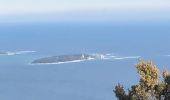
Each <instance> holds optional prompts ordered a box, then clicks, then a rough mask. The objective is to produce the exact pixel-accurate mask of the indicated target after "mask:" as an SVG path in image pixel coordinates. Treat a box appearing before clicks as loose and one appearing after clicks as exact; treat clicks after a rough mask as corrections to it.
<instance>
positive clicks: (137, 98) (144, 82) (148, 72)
mask: <svg viewBox="0 0 170 100" xmlns="http://www.w3.org/2000/svg"><path fill="white" fill-rule="evenodd" d="M136 69H137V72H138V74H139V76H140V79H139V83H138V84H137V85H132V86H131V88H130V89H129V90H128V93H126V92H125V90H124V87H123V86H122V85H120V84H118V85H116V86H115V89H114V90H113V92H114V93H115V95H116V97H117V98H118V100H170V74H169V72H168V71H167V70H166V69H164V70H163V72H162V77H163V80H162V81H161V80H160V71H159V70H158V68H157V66H156V65H154V64H153V63H152V62H151V61H146V62H145V61H143V60H140V61H139V62H138V64H137V65H136Z"/></svg>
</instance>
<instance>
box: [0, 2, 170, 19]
mask: <svg viewBox="0 0 170 100" xmlns="http://www.w3.org/2000/svg"><path fill="white" fill-rule="evenodd" d="M169 5H170V1H169V0H0V22H19V21H21V22H22V21H28V22H29V21H111V20H115V21H116V20H124V21H125V20H132V19H133V20H135V19H136V20H139V19H143V20H151V19H155V20H156V19H168V20H169V18H170V14H169V13H170V6H169ZM125 16H126V17H125Z"/></svg>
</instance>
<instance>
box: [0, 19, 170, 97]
mask: <svg viewBox="0 0 170 100" xmlns="http://www.w3.org/2000/svg"><path fill="white" fill-rule="evenodd" d="M169 44H170V23H168V22H140V23H139V22H138V23H135V22H132V23H130V22H129V23H119V24H118V23H114V22H101V23H85V22H84V23H79V22H77V23H64V22H63V23H62V22H60V23H59V22H58V23H12V24H1V25H0V52H10V53H11V55H10V54H9V55H0V99H1V100H115V99H116V98H115V95H114V93H113V88H114V86H115V85H116V84H117V83H121V84H122V85H124V86H125V89H128V87H130V86H131V85H134V84H137V83H138V78H139V76H138V75H137V72H136V70H135V64H136V63H137V62H138V60H139V58H135V57H137V56H140V59H144V60H152V61H153V62H154V63H155V64H156V65H157V66H158V68H160V70H162V69H163V68H164V67H166V68H167V69H168V70H170V67H169V66H170V45H169ZM24 51H35V52H24ZM82 53H85V54H93V53H99V54H111V55H113V56H118V57H119V58H118V59H105V60H102V59H99V60H90V61H82V62H75V63H65V64H41V65H33V64H30V63H31V62H32V61H34V60H36V59H39V58H43V57H50V56H58V55H72V54H82Z"/></svg>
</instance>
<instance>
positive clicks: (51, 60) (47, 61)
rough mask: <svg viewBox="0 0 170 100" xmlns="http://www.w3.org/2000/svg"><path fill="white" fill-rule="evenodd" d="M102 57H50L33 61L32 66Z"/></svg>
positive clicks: (80, 55) (92, 55) (91, 55)
mask: <svg viewBox="0 0 170 100" xmlns="http://www.w3.org/2000/svg"><path fill="white" fill-rule="evenodd" d="M100 58H102V55H96V54H95V55H94V54H74V55H61V56H52V57H45V58H40V59H37V60H34V61H33V62H32V64H60V63H68V62H80V61H86V60H94V59H100Z"/></svg>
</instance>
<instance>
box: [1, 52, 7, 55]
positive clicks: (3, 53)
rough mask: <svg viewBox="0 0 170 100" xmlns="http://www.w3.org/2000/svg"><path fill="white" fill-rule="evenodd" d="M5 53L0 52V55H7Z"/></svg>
mask: <svg viewBox="0 0 170 100" xmlns="http://www.w3.org/2000/svg"><path fill="white" fill-rule="evenodd" d="M7 54H8V53H7V52H0V55H7Z"/></svg>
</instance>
